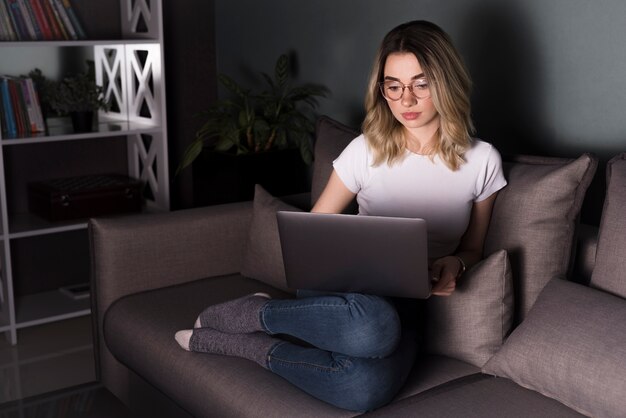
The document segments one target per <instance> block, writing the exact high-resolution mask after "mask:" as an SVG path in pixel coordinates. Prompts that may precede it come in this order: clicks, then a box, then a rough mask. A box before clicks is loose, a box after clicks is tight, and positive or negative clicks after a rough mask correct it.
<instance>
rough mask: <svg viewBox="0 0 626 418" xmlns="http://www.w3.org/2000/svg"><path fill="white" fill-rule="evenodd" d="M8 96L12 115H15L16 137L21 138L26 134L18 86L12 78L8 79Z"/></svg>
mask: <svg viewBox="0 0 626 418" xmlns="http://www.w3.org/2000/svg"><path fill="white" fill-rule="evenodd" d="M9 95H10V96H11V106H12V107H13V114H14V115H15V127H16V130H17V137H18V138H22V137H23V136H24V135H25V133H26V132H25V126H24V115H23V113H22V108H21V102H20V98H19V91H18V86H17V85H16V84H15V80H13V79H12V78H10V79H9Z"/></svg>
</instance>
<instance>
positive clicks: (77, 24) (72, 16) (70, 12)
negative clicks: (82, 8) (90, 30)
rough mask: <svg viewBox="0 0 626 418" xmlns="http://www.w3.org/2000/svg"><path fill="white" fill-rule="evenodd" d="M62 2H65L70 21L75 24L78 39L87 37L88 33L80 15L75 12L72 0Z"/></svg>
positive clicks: (62, 0)
mask: <svg viewBox="0 0 626 418" xmlns="http://www.w3.org/2000/svg"><path fill="white" fill-rule="evenodd" d="M61 2H62V3H63V7H64V8H65V10H66V11H67V15H68V16H69V18H70V21H71V22H72V25H73V26H74V29H75V30H76V34H77V35H78V39H87V34H86V33H85V30H84V29H83V25H82V24H81V23H80V20H79V19H78V16H76V12H74V8H73V7H72V4H71V3H70V0H61Z"/></svg>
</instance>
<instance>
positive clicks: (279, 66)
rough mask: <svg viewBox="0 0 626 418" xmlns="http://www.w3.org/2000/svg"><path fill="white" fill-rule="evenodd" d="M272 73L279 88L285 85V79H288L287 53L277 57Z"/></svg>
mask: <svg viewBox="0 0 626 418" xmlns="http://www.w3.org/2000/svg"><path fill="white" fill-rule="evenodd" d="M274 73H275V75H274V77H275V78H276V84H278V86H280V87H281V88H283V87H285V85H286V84H287V80H289V57H288V56H287V54H283V55H281V56H280V57H278V60H277V61H276V68H275V70H274Z"/></svg>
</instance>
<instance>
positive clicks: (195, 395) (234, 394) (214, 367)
mask: <svg viewBox="0 0 626 418" xmlns="http://www.w3.org/2000/svg"><path fill="white" fill-rule="evenodd" d="M253 292H267V293H269V294H270V295H272V296H275V297H285V296H288V295H287V294H285V293H283V292H280V291H278V290H276V289H274V288H272V287H270V286H268V285H265V284H263V283H261V282H258V281H255V280H252V279H248V278H245V277H243V276H239V275H233V276H221V277H217V278H210V279H204V280H199V281H195V282H191V283H187V284H184V285H178V286H173V287H168V288H162V289H158V290H152V291H148V292H144V293H139V294H134V295H130V296H126V297H124V298H122V299H120V300H118V301H116V302H115V303H114V304H113V305H112V306H111V307H110V308H109V309H108V311H107V312H106V314H105V318H104V337H105V341H106V344H107V346H108V347H109V349H110V350H111V352H112V353H113V355H114V356H115V357H116V358H117V359H118V360H119V361H120V362H122V363H123V364H125V365H126V366H127V367H129V368H130V369H132V370H133V371H135V372H136V373H137V374H139V375H141V376H142V377H143V378H144V379H145V380H147V381H148V382H150V383H151V384H152V385H154V386H155V387H156V388H157V389H159V390H161V391H163V392H164V393H165V394H167V395H168V396H169V397H170V398H172V399H173V400H174V402H176V403H177V404H179V405H181V406H182V407H183V408H185V409H186V410H187V411H188V412H189V413H191V414H192V415H194V416H198V417H201V416H266V417H271V416H285V417H287V416H289V417H295V416H311V417H327V416H332V417H346V416H353V415H354V413H352V412H350V411H344V410H341V409H338V408H335V407H333V406H331V405H328V404H326V403H324V402H322V401H319V400H317V399H315V398H313V397H311V396H309V395H307V394H306V393H304V392H303V391H301V390H299V389H298V388H296V387H295V386H293V385H291V384H290V383H289V382H287V381H286V380H284V379H282V378H281V377H279V376H277V375H275V374H273V373H271V372H269V371H267V370H265V369H263V368H261V367H259V366H258V365H257V364H255V363H253V362H251V361H248V360H245V359H240V358H235V357H226V356H219V355H211V354H199V353H191V352H187V351H184V350H183V349H181V348H180V347H179V346H178V344H177V343H176V341H175V340H174V334H175V333H176V331H178V330H181V329H189V328H192V326H193V323H194V322H195V320H196V317H197V315H198V313H199V312H200V311H201V310H202V309H204V307H206V306H208V305H210V304H216V303H220V302H223V301H226V300H229V299H233V298H236V297H238V296H241V295H244V294H248V293H253Z"/></svg>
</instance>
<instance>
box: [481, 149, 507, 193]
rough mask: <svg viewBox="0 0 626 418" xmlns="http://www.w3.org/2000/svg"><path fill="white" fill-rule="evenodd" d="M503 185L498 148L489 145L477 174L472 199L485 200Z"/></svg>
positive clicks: (504, 180)
mask: <svg viewBox="0 0 626 418" xmlns="http://www.w3.org/2000/svg"><path fill="white" fill-rule="evenodd" d="M504 186H506V179H505V178H504V172H503V171H502V157H500V153H499V152H498V150H497V149H495V148H494V147H493V146H491V145H490V146H489V152H488V153H487V158H486V159H485V164H484V165H483V171H482V173H481V175H480V176H478V181H477V184H476V198H475V199H474V201H475V202H480V201H481V200H485V199H487V198H488V197H489V196H491V195H492V194H494V193H495V192H497V191H498V190H500V189H502V188H503V187H504Z"/></svg>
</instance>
